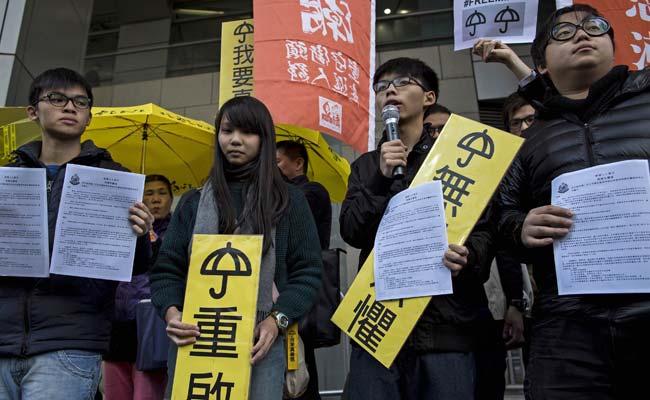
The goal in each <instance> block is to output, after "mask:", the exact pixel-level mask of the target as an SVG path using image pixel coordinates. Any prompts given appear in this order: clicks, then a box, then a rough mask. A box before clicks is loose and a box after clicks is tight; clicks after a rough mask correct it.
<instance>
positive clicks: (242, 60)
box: [219, 19, 254, 108]
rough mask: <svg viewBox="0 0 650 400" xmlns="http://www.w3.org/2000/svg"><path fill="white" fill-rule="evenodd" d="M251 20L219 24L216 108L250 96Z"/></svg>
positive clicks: (251, 74) (251, 63) (251, 64)
mask: <svg viewBox="0 0 650 400" xmlns="http://www.w3.org/2000/svg"><path fill="white" fill-rule="evenodd" d="M253 58H254V57H253V20H252V19H242V20H239V21H230V22H224V23H223V24H221V67H220V70H219V108H221V106H222V105H223V103H225V102H226V101H228V100H230V99H232V98H233V97H238V96H252V95H253Z"/></svg>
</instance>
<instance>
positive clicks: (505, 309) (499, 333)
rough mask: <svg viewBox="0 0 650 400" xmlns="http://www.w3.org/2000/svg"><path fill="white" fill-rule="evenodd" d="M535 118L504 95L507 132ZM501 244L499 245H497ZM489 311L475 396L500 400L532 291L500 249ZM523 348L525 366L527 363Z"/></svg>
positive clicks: (524, 273)
mask: <svg viewBox="0 0 650 400" xmlns="http://www.w3.org/2000/svg"><path fill="white" fill-rule="evenodd" d="M534 119H535V110H534V109H533V108H532V107H531V106H530V105H529V104H528V102H527V101H526V100H524V99H523V98H521V97H520V96H519V95H517V93H514V94H512V95H510V96H508V98H506V100H505V102H504V106H503V121H504V125H505V127H506V129H508V130H509V131H510V133H512V134H514V135H517V136H521V133H522V131H523V130H524V129H526V128H528V127H529V126H530V125H531V124H532V122H533V121H534ZM500 245H501V244H500ZM484 286H485V294H486V296H487V300H488V308H489V311H490V313H489V314H487V315H485V317H484V323H485V326H484V327H483V329H482V330H481V331H482V332H481V338H480V341H479V342H480V346H479V350H478V351H477V352H476V371H477V374H476V377H477V379H476V381H477V382H476V399H475V400H503V398H504V396H505V390H506V380H505V371H506V367H507V363H506V360H507V352H508V350H511V349H516V348H519V347H522V346H524V348H525V347H526V346H527V343H526V338H525V336H526V326H528V328H529V329H530V326H529V325H530V323H526V322H525V321H526V320H529V318H525V317H526V316H527V317H530V307H531V305H532V300H533V293H532V286H531V281H530V278H529V276H528V270H527V269H526V266H525V265H522V264H521V263H520V262H519V261H518V260H517V258H516V257H514V256H513V255H512V254H510V253H509V252H508V251H506V250H504V249H502V248H500V249H499V250H498V251H497V255H496V257H495V259H494V261H493V263H492V266H491V268H490V277H489V279H488V280H487V282H485V285H484ZM527 355H528V352H527V350H524V365H526V363H527V359H526V356H527Z"/></svg>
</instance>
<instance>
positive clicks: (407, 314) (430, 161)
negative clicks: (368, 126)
mask: <svg viewBox="0 0 650 400" xmlns="http://www.w3.org/2000/svg"><path fill="white" fill-rule="evenodd" d="M522 143H523V139H521V138H519V137H517V136H514V135H511V134H509V133H507V132H503V131H500V130H498V129H495V128H492V127H490V126H487V125H483V124H481V123H478V122H475V121H472V120H470V119H467V118H463V117H461V116H458V115H455V114H452V116H451V117H450V118H449V121H448V122H447V123H446V124H445V128H444V130H443V131H442V133H441V134H440V136H439V137H438V139H437V140H436V143H435V145H434V146H433V149H431V151H430V152H429V155H428V156H427V158H426V160H425V161H424V163H423V164H422V166H421V167H420V170H419V171H418V173H417V175H416V176H415V178H414V179H413V182H412V183H411V186H412V187H413V186H417V185H419V184H422V183H425V182H429V181H431V180H440V181H441V183H442V193H443V198H444V202H445V216H446V220H447V238H448V240H449V243H456V244H463V243H464V242H465V240H466V239H467V237H468V236H469V234H470V233H471V231H472V229H473V228H474V225H475V224H476V221H478V219H479V217H480V216H481V213H482V212H483V209H484V208H485V206H486V205H487V203H488V201H489V200H490V198H491V197H492V193H493V192H494V190H495V189H496V188H497V186H498V185H499V182H501V179H502V178H503V175H504V174H505V172H506V171H507V169H508V167H509V166H510V163H511V162H512V160H513V158H514V157H515V155H516V154H517V151H518V150H519V147H520V146H521V144H522ZM373 260H374V254H373V253H370V255H369V256H368V258H367V259H366V262H365V263H364V264H363V267H362V268H361V270H360V271H359V274H358V275H357V277H356V278H355V280H354V282H353V283H352V286H350V289H349V290H348V292H347V294H346V295H345V298H343V301H342V302H341V304H340V305H339V308H338V309H337V310H336V313H334V316H333V317H332V321H333V322H334V323H335V324H336V325H337V326H338V327H339V328H341V330H343V332H345V333H346V334H347V335H348V336H350V338H352V340H354V341H355V342H357V343H358V344H359V345H360V346H361V347H363V348H364V349H365V350H366V351H368V352H369V353H370V354H371V355H373V356H374V357H375V358H376V359H377V360H378V361H379V362H381V363H382V364H383V365H384V366H386V367H387V368H388V367H390V365H391V364H392V363H393V360H394V359H395V357H397V354H398V353H399V351H400V349H401V348H402V346H403V345H404V342H405V341H406V339H407V338H408V336H409V335H410V334H411V331H412V330H413V327H415V324H416V323H417V321H418V319H419V318H420V316H421V315H422V313H423V312H424V309H425V308H426V307H427V304H429V299H430V297H416V298H410V299H403V300H391V301H382V302H378V301H376V298H375V289H374V275H373Z"/></svg>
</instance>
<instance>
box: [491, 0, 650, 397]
mask: <svg viewBox="0 0 650 400" xmlns="http://www.w3.org/2000/svg"><path fill="white" fill-rule="evenodd" d="M613 36H614V33H613V31H612V30H611V28H610V25H609V23H608V21H607V20H605V19H604V18H602V17H601V16H600V14H599V13H598V11H596V10H595V9H593V8H592V7H590V6H586V5H574V6H570V7H565V8H562V9H559V10H557V11H556V12H555V13H553V14H552V15H551V16H550V17H549V20H548V21H547V22H546V23H545V24H544V25H543V26H542V28H541V29H540V31H539V32H538V34H537V37H536V39H535V41H534V43H533V47H532V53H533V59H534V61H535V65H536V67H537V68H538V70H539V71H541V72H542V74H543V75H540V76H538V77H537V79H536V80H535V84H529V85H527V86H525V87H524V88H523V90H521V92H522V94H523V95H524V96H526V97H528V98H529V100H530V101H531V103H532V104H534V106H535V108H536V109H537V110H538V118H537V119H536V121H535V123H534V124H533V125H532V126H531V127H530V128H528V130H527V131H526V132H525V133H524V137H525V138H526V139H527V140H526V142H525V143H524V145H523V147H522V149H521V151H520V153H519V155H518V156H517V158H516V160H515V162H514V163H513V165H512V167H511V169H510V171H509V173H508V174H507V175H506V178H505V179H504V181H503V185H502V190H501V192H500V193H499V196H498V204H499V207H500V208H501V215H500V218H499V227H498V228H499V232H500V233H501V235H502V236H505V237H508V238H509V241H510V242H511V243H513V244H514V250H516V251H519V252H520V254H521V255H522V256H523V257H524V258H525V259H526V261H530V262H532V264H533V271H534V276H535V280H536V281H537V285H538V288H539V295H538V297H537V298H536V299H535V308H534V315H533V316H534V319H535V325H534V327H533V339H532V344H531V354H530V361H529V365H528V370H527V382H526V386H527V396H528V398H529V399H568V398H570V399H589V400H593V399H633V398H640V397H639V396H641V397H644V396H643V395H640V394H639V393H644V392H645V390H646V388H645V381H644V378H645V375H646V372H647V366H646V362H647V360H648V359H650V344H649V343H648V337H650V295H648V294H636V295H635V294H610V295H576V296H559V295H558V290H557V278H556V274H555V265H554V261H553V247H552V244H553V240H554V239H557V238H561V237H564V236H565V235H566V234H567V233H568V231H569V228H570V226H571V223H572V221H571V218H572V216H573V214H572V213H571V212H570V211H569V210H567V209H564V208H560V207H556V206H550V203H551V181H552V180H553V179H554V178H555V177H557V176H559V175H561V174H564V173H567V172H571V171H577V170H581V169H585V168H589V167H593V166H596V165H602V164H607V163H612V162H617V161H622V160H631V159H649V158H650V71H649V70H648V69H646V70H643V71H628V68H627V67H625V66H616V67H614V45H613ZM531 88H535V89H532V92H531V91H530V89H531ZM539 88H543V90H539ZM527 89H528V90H527ZM533 92H534V93H533Z"/></svg>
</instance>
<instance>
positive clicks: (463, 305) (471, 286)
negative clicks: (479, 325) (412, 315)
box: [340, 131, 494, 352]
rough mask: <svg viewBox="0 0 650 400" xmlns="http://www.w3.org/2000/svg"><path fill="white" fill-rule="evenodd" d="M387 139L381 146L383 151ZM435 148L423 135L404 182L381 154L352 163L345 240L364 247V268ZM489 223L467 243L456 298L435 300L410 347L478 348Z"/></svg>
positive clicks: (489, 247) (343, 220) (489, 249)
mask: <svg viewBox="0 0 650 400" xmlns="http://www.w3.org/2000/svg"><path fill="white" fill-rule="evenodd" d="M383 142H384V141H382V142H380V143H379V146H378V148H380V147H381V145H382V144H383ZM432 146H433V139H432V138H431V136H430V135H429V134H428V133H426V131H425V132H423V134H422V136H421V137H420V140H419V142H418V143H417V144H416V145H415V146H414V147H413V150H412V151H411V152H410V153H409V155H408V159H407V167H406V173H405V176H404V179H401V180H392V179H389V178H386V177H384V176H383V175H382V174H381V171H380V170H379V157H380V153H379V150H374V151H370V152H368V153H365V154H363V155H361V156H360V157H359V158H358V159H357V160H356V161H355V162H354V163H352V172H351V174H350V178H349V180H348V192H347V194H346V195H345V200H344V201H343V204H342V207H341V215H340V225H341V236H342V237H343V240H345V241H346V243H348V244H349V245H351V246H353V247H356V248H359V249H361V253H360V256H359V268H361V266H362V265H363V263H364V262H365V260H366V258H367V257H368V255H369V254H370V251H371V250H372V248H373V246H374V241H375V235H376V234H377V229H378V227H379V223H380V222H381V218H382V216H383V214H384V211H385V209H386V206H387V205H388V202H389V200H390V198H391V197H392V196H394V195H395V194H396V193H399V192H401V191H402V190H404V189H406V188H408V186H409V185H410V183H411V182H412V181H413V178H414V177H415V175H416V173H417V171H418V169H419V168H420V166H421V165H422V163H423V162H424V160H425V158H426V157H427V154H428V153H429V150H431V147H432ZM487 228H488V225H487V223H486V222H485V221H484V220H483V221H482V222H481V223H479V224H478V225H477V227H476V228H475V229H474V233H473V234H472V235H470V238H469V239H468V240H467V242H466V243H465V245H466V246H467V247H468V248H469V249H470V259H469V263H468V267H467V268H465V269H463V271H461V273H460V274H459V276H458V277H456V278H454V279H453V289H454V294H452V295H443V296H434V297H432V299H431V302H430V303H429V305H428V307H427V308H426V310H425V311H424V313H423V315H422V317H421V318H420V320H419V321H418V323H417V325H416V326H415V328H414V330H413V332H412V333H411V336H410V337H409V340H408V341H407V345H409V346H412V347H414V348H415V349H416V350H418V351H462V352H467V351H471V350H473V348H474V346H475V344H476V338H477V337H476V329H475V328H476V325H475V323H476V322H477V319H478V317H479V313H480V309H481V307H482V306H483V307H484V306H485V294H484V291H483V285H482V279H481V277H480V269H481V268H489V264H490V262H491V261H492V258H493V256H494V254H493V253H492V249H493V248H494V246H492V233H491V232H489V230H488V229H487Z"/></svg>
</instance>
